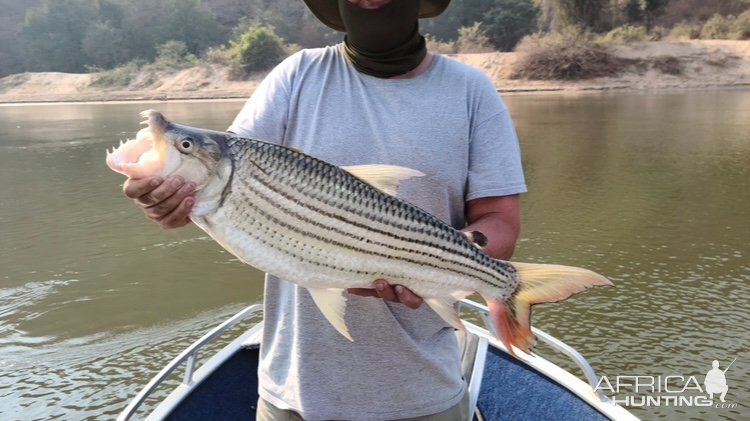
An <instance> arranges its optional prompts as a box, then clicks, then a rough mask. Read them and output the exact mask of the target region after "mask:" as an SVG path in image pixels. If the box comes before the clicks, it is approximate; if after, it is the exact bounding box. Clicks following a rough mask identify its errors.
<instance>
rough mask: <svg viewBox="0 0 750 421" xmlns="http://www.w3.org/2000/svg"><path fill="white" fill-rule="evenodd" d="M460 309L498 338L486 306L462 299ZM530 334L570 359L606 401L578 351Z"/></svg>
mask: <svg viewBox="0 0 750 421" xmlns="http://www.w3.org/2000/svg"><path fill="white" fill-rule="evenodd" d="M462 307H467V308H470V309H472V310H474V311H475V312H477V313H479V315H480V316H481V317H482V321H483V322H484V324H485V325H486V326H487V328H488V330H490V331H491V333H492V334H493V335H495V337H499V336H498V335H497V331H496V330H495V326H494V325H493V324H492V320H491V319H490V310H489V309H488V308H487V306H485V305H482V304H479V303H476V302H474V301H470V300H466V299H464V300H461V301H460V302H459V311H460V310H461V308H462ZM531 332H532V333H533V334H534V335H536V337H537V339H539V340H541V341H542V342H544V343H545V344H547V345H549V346H550V347H551V348H552V349H554V350H556V351H558V352H560V353H562V354H564V355H565V356H567V357H568V358H570V359H571V360H572V361H573V362H574V363H575V364H576V365H577V366H578V367H579V368H580V369H581V370H582V371H583V375H584V376H585V377H586V381H587V382H588V383H589V385H590V386H591V389H593V390H594V391H595V393H596V395H597V396H598V397H599V400H600V401H602V402H607V401H608V399H607V396H606V395H605V394H604V392H603V391H602V390H600V389H597V385H598V382H599V380H598V377H597V376H596V372H595V371H594V369H593V368H592V367H591V364H589V362H588V361H586V358H584V357H583V355H581V354H580V353H579V352H578V351H576V350H575V349H574V348H572V347H571V346H569V345H568V344H566V343H565V342H563V341H561V340H559V339H557V338H555V337H554V336H552V335H550V334H548V333H547V332H545V331H543V330H541V329H537V328H535V327H533V326H532V327H531Z"/></svg>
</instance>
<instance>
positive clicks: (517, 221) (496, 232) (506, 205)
mask: <svg viewBox="0 0 750 421" xmlns="http://www.w3.org/2000/svg"><path fill="white" fill-rule="evenodd" d="M466 220H467V222H468V224H469V225H468V226H467V227H466V228H464V231H466V232H471V231H479V232H481V233H482V234H484V236H485V237H487V245H486V246H485V247H484V252H485V253H486V254H487V255H488V256H491V257H494V258H496V259H503V260H508V259H510V258H511V256H513V251H514V250H515V248H516V241H518V236H519V235H520V233H521V211H520V200H519V196H518V195H517V194H515V195H511V196H495V197H483V198H480V199H474V200H471V201H469V202H468V203H466Z"/></svg>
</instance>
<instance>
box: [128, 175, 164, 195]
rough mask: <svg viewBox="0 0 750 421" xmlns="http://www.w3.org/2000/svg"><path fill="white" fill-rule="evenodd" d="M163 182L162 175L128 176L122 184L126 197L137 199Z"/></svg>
mask: <svg viewBox="0 0 750 421" xmlns="http://www.w3.org/2000/svg"><path fill="white" fill-rule="evenodd" d="M162 182H164V180H162V178H161V177H148V178H138V179H135V178H128V179H127V180H125V184H123V185H122V192H123V194H124V195H125V196H126V197H129V198H131V199H137V198H139V197H141V196H143V195H146V194H148V193H150V192H151V191H152V190H154V189H155V188H156V187H158V186H159V184H161V183H162Z"/></svg>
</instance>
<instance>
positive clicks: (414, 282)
mask: <svg viewBox="0 0 750 421" xmlns="http://www.w3.org/2000/svg"><path fill="white" fill-rule="evenodd" d="M228 146H229V148H228V150H227V153H228V154H229V155H230V156H231V157H232V158H233V163H234V173H233V176H232V184H231V187H230V191H229V193H228V195H227V197H226V199H225V201H224V204H223V206H222V207H221V208H220V209H219V210H218V211H217V212H216V214H215V215H213V216H211V217H209V218H208V222H209V225H210V226H211V227H232V229H224V230H223V231H224V232H223V233H219V232H216V233H215V234H218V235H217V236H216V238H217V240H219V242H220V243H222V245H224V246H225V247H227V248H228V249H230V250H231V251H232V252H233V253H234V254H235V255H237V256H238V257H240V258H241V259H242V260H243V261H245V262H247V263H249V264H251V265H253V266H255V267H258V268H259V269H261V270H263V271H266V272H269V273H272V274H275V275H277V276H280V277H282V278H287V279H290V280H292V281H294V282H295V283H298V284H300V285H301V286H305V287H336V288H351V287H369V286H370V285H371V283H372V281H373V280H375V279H378V278H383V279H387V280H389V281H390V282H393V283H399V284H403V285H405V286H406V287H408V288H410V289H412V290H413V291H415V292H416V293H417V294H420V295H423V296H425V297H428V296H445V295H446V290H448V291H478V292H481V293H483V294H486V295H488V296H491V297H493V298H508V297H509V296H510V295H511V294H512V292H513V291H515V289H516V286H517V282H518V281H517V278H516V276H515V269H514V268H513V266H511V265H510V264H509V263H507V262H503V261H499V260H495V259H492V258H490V257H488V256H487V255H485V254H484V253H482V252H481V251H480V250H479V249H477V248H476V247H474V246H473V245H472V244H471V243H470V242H469V241H468V240H467V239H466V237H465V236H464V235H463V233H461V232H460V231H458V230H456V229H454V228H452V227H450V226H449V225H447V224H445V223H444V222H442V221H441V220H440V219H438V218H437V217H435V216H434V215H431V214H429V213H427V212H425V211H423V210H422V209H419V208H418V207H416V206H414V205H411V204H409V203H407V202H405V201H403V200H400V199H397V198H394V197H392V196H389V195H387V194H385V193H382V192H380V191H379V190H377V189H375V188H373V187H372V186H370V185H368V184H366V183H364V182H362V181H361V180H359V179H358V178H356V177H354V176H352V175H351V174H349V173H348V172H346V171H345V170H343V169H341V168H339V167H336V166H334V165H331V164H328V163H326V162H324V161H321V160H319V159H317V158H314V157H311V156H309V155H305V154H303V153H301V152H297V151H295V150H292V149H289V148H285V147H282V146H278V145H274V144H270V143H266V142H262V141H256V140H250V139H242V138H232V139H230V140H229V142H228ZM212 230H216V229H212Z"/></svg>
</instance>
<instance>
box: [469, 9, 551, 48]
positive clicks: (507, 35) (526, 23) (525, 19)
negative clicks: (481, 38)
mask: <svg viewBox="0 0 750 421" xmlns="http://www.w3.org/2000/svg"><path fill="white" fill-rule="evenodd" d="M538 16H539V8H538V7H536V6H535V5H534V4H533V3H531V2H530V1H529V0H497V1H496V2H495V7H493V8H492V9H490V10H489V11H487V12H486V13H485V14H484V18H483V22H484V23H483V25H482V27H483V28H484V32H485V34H486V35H487V37H488V38H489V39H490V41H491V42H492V43H493V44H494V45H495V47H496V48H497V49H498V50H500V51H512V50H513V48H514V47H515V46H516V44H518V41H520V40H521V38H523V37H524V36H526V35H529V34H531V33H533V32H534V31H535V30H536V28H537V17H538Z"/></svg>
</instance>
